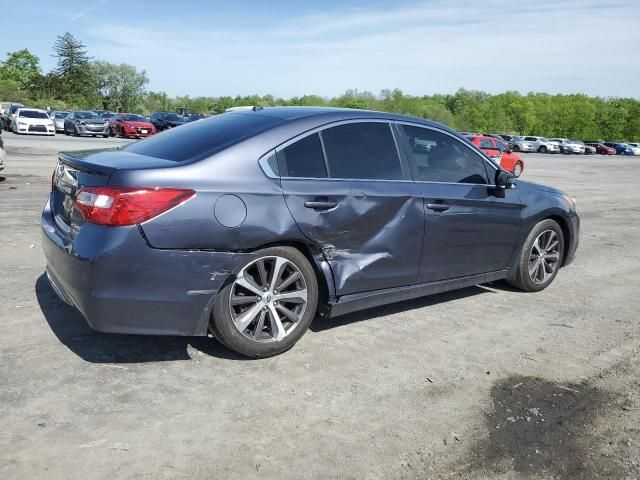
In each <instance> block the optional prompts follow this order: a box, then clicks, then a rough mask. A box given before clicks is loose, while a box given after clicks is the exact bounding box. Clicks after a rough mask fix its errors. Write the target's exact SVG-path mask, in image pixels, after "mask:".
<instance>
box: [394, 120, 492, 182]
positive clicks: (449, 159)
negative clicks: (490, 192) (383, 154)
mask: <svg viewBox="0 0 640 480" xmlns="http://www.w3.org/2000/svg"><path fill="white" fill-rule="evenodd" d="M400 128H401V129H402V130H403V131H404V133H405V135H406V139H407V140H408V146H407V147H408V149H407V154H408V156H409V161H410V162H411V164H412V168H413V171H414V178H415V179H416V180H418V181H424V182H445V183H477V184H488V183H489V181H488V179H487V171H486V169H485V161H484V160H483V159H482V158H481V157H480V155H478V154H477V153H475V152H474V151H473V150H471V148H469V147H467V146H466V145H464V144H463V143H462V142H460V141H459V140H456V139H455V138H453V137H450V136H449V135H446V134H444V133H441V132H438V131H436V130H431V129H428V128H421V127H413V126H409V125H400Z"/></svg>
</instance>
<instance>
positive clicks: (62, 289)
mask: <svg viewBox="0 0 640 480" xmlns="http://www.w3.org/2000/svg"><path fill="white" fill-rule="evenodd" d="M52 183H53V189H52V192H51V194H50V195H49V198H48V200H47V203H46V205H45V207H44V210H43V212H42V220H41V221H42V245H43V249H44V253H45V256H46V259H47V270H46V271H47V275H48V277H49V279H50V281H51V285H52V287H53V289H54V290H55V291H56V292H57V293H58V295H59V296H60V297H61V298H62V299H63V300H64V301H66V302H68V303H70V304H72V305H74V306H76V307H77V308H78V309H79V310H80V311H81V312H82V313H83V314H84V316H85V318H86V320H87V321H88V323H89V324H90V325H91V327H93V328H94V329H96V330H101V331H105V332H117V333H135V334H162V335H207V332H209V331H211V332H212V333H213V335H214V337H215V338H216V339H217V340H219V341H220V342H222V343H223V344H224V345H226V346H228V347H229V348H231V349H233V350H235V351H237V352H240V353H242V354H244V355H248V356H251V357H265V356H270V355H275V354H278V353H281V352H283V351H285V350H287V349H288V348H290V347H291V346H293V345H294V344H295V343H296V342H297V341H298V339H299V338H300V337H301V336H302V335H303V334H304V332H305V331H306V330H307V328H308V327H309V324H310V323H311V321H312V320H313V319H314V318H316V317H319V319H322V321H329V320H328V318H329V317H335V316H338V315H343V314H346V313H349V312H354V311H357V310H362V309H366V308H370V307H375V306H378V305H383V304H387V303H390V302H397V301H402V300H407V299H411V298H416V297H420V296H423V295H429V294H433V293H437V292H443V291H446V290H452V289H456V288H463V287H468V286H471V285H475V284H478V283H485V282H490V281H494V280H499V279H506V280H507V281H509V282H510V283H511V284H512V285H515V286H517V287H518V288H520V289H523V290H525V291H539V290H542V289H544V288H546V287H547V286H549V285H550V284H551V282H552V281H553V279H554V278H555V276H556V274H557V273H558V271H559V269H560V267H562V266H564V265H567V264H568V263H570V262H571V260H572V259H573V257H574V254H575V251H576V248H577V246H578V233H579V225H580V220H579V217H578V215H577V213H576V207H575V200H574V199H573V198H571V197H570V196H567V195H565V194H564V193H562V192H560V191H558V190H556V189H555V188H553V187H548V186H543V185H538V184H533V183H527V182H524V181H521V180H516V179H515V178H514V176H513V175H512V174H510V173H508V172H506V171H504V170H502V169H501V168H500V167H499V166H498V165H496V164H495V163H494V162H492V161H490V160H489V158H488V157H486V156H485V155H484V154H483V153H482V151H480V150H478V149H477V148H475V147H474V146H473V145H471V144H470V143H469V142H468V141H467V140H466V139H464V138H463V137H461V136H459V135H458V134H457V133H456V132H454V131H452V130H450V129H449V128H447V127H445V126H443V125H440V124H438V123H435V122H430V121H426V120H422V119H418V118H412V117H405V116H401V115H393V114H388V113H382V112H370V111H361V110H349V109H331V108H306V107H300V108H293V107H289V108H286V107H283V108H265V109H262V108H257V107H256V108H254V109H252V110H248V111H242V112H235V113H225V114H222V115H217V116H214V117H211V118H207V119H203V120H200V121H197V122H191V123H189V124H186V125H183V126H181V127H180V128H172V129H169V130H167V131H166V132H162V133H160V134H158V135H155V136H153V137H150V138H147V139H145V140H141V141H139V142H135V143H132V144H129V145H127V146H125V147H123V148H119V149H108V150H102V151H95V150H93V151H82V152H72V153H61V154H60V155H59V160H58V163H57V166H56V167H55V170H54V175H53V179H52ZM497 301H499V300H497ZM496 308H499V306H498V305H496ZM504 308H505V309H508V308H510V307H509V306H508V305H506V304H505V305H504Z"/></svg>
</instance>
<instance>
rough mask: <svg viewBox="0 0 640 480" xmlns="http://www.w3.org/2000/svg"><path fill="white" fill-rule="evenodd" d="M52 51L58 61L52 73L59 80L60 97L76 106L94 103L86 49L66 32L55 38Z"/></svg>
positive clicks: (94, 95)
mask: <svg viewBox="0 0 640 480" xmlns="http://www.w3.org/2000/svg"><path fill="white" fill-rule="evenodd" d="M53 51H54V55H53V56H54V57H55V58H57V59H58V66H57V67H56V69H55V70H54V73H55V74H56V75H57V76H58V77H59V78H60V80H61V82H60V94H61V96H63V97H66V98H68V99H69V100H70V102H71V103H73V104H75V105H78V106H84V105H87V104H91V103H94V102H95V99H96V98H95V97H96V91H95V82H94V78H93V76H92V69H91V65H90V61H91V57H89V55H88V54H87V47H86V46H85V45H84V44H83V43H82V42H81V41H79V40H76V38H75V37H74V36H73V35H71V34H70V33H69V32H67V33H65V34H64V35H60V36H58V37H57V39H56V42H55V43H54V45H53ZM80 104H83V105H80Z"/></svg>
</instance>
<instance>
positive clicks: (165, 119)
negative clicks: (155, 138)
mask: <svg viewBox="0 0 640 480" xmlns="http://www.w3.org/2000/svg"><path fill="white" fill-rule="evenodd" d="M151 123H152V124H153V126H154V127H156V130H158V131H159V132H160V131H162V130H166V129H167V128H173V127H179V126H180V125H183V124H185V123H187V119H186V118H184V117H181V116H180V115H178V114H177V113H169V112H156V113H153V114H152V115H151Z"/></svg>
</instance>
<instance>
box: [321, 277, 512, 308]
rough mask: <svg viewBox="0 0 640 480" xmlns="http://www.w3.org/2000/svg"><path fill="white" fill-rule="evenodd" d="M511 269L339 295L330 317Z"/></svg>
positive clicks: (490, 279) (474, 282) (484, 280)
mask: <svg viewBox="0 0 640 480" xmlns="http://www.w3.org/2000/svg"><path fill="white" fill-rule="evenodd" d="M508 274H509V269H504V270H499V271H497V272H489V273H482V274H479V275H469V276H467V277H458V278H453V279H450V280H440V281H437V282H429V283H420V284H417V285H408V286H405V287H394V288H385V289H382V290H375V291H373V292H363V293H353V294H350V295H343V296H342V297H339V298H338V300H337V301H336V302H331V303H329V315H328V316H329V317H330V318H331V317H338V316H340V315H345V314H347V313H351V312H357V311H358V310H365V309H367V308H373V307H379V306H380V305H386V304H388V303H395V302H402V301H405V300H411V299H414V298H419V297H424V296H426V295H434V294H436V293H442V292H447V291H449V290H457V289H460V288H466V287H472V286H473V285H479V284H481V283H487V282H493V281H496V280H502V279H504V278H507V276H508Z"/></svg>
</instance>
